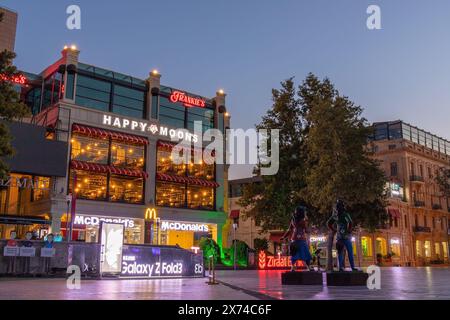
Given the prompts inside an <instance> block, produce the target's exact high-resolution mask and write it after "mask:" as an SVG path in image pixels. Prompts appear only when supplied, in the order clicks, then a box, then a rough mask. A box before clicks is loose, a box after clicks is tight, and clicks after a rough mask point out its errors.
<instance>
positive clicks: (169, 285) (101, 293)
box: [0, 268, 450, 300]
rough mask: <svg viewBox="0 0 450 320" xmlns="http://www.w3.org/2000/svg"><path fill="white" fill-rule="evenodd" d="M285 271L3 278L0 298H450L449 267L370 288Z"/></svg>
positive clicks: (386, 275)
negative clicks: (294, 280)
mask: <svg viewBox="0 0 450 320" xmlns="http://www.w3.org/2000/svg"><path fill="white" fill-rule="evenodd" d="M280 278H281V271H257V270H243V271H217V279H218V280H219V281H220V282H221V284H219V285H215V286H208V285H207V284H206V283H205V282H206V280H207V279H206V278H203V279H201V278H200V279H199V278H189V279H159V280H158V279H152V280H83V281H82V282H81V289H80V290H69V289H67V287H66V281H65V279H25V278H20V279H16V278H0V299H2V300H5V299H42V300H82V299H83V300H85V299H87V300H98V299H105V300H112V299H118V300H130V299H132V300H147V299H173V300H183V299H188V300H218V299H220V300H255V299H346V300H357V299H365V300H367V299H389V300H392V299H421V300H427V299H450V268H382V269H381V290H373V291H372V290H368V289H367V288H366V287H325V286H282V285H281V279H280Z"/></svg>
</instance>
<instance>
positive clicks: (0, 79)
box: [0, 50, 29, 178]
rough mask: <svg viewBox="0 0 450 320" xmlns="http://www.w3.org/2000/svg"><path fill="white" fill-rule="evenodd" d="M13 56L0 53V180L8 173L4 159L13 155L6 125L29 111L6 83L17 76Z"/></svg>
mask: <svg viewBox="0 0 450 320" xmlns="http://www.w3.org/2000/svg"><path fill="white" fill-rule="evenodd" d="M14 58H15V54H14V53H13V52H9V51H6V50H4V51H2V52H0V75H1V76H0V119H2V120H3V121H2V122H0V178H4V177H5V175H7V173H8V167H7V165H6V163H5V162H4V161H3V159H4V157H9V156H12V155H13V152H14V150H13V148H12V146H11V136H10V134H9V130H8V126H7V123H5V122H10V121H12V120H15V119H20V118H23V117H25V116H26V115H28V113H29V111H28V108H27V106H26V105H25V104H23V103H21V102H20V97H19V94H18V93H17V92H16V91H15V90H14V86H13V84H12V83H11V82H10V81H8V79H11V78H12V77H14V76H15V75H17V74H18V73H17V69H16V67H14V66H13V64H12V61H13V59H14Z"/></svg>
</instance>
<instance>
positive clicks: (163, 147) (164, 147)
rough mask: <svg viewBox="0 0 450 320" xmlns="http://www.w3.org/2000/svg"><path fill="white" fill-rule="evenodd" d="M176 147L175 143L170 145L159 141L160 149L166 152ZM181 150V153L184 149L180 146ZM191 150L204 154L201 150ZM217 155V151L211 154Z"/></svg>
mask: <svg viewBox="0 0 450 320" xmlns="http://www.w3.org/2000/svg"><path fill="white" fill-rule="evenodd" d="M175 146H176V144H174V143H170V142H167V141H162V140H159V141H158V148H161V149H163V150H166V151H172V149H173V147H175ZM179 149H180V150H179V151H181V150H182V147H181V146H180V147H179ZM191 150H192V151H194V152H197V153H201V154H203V149H200V150H199V148H194V149H191ZM215 153H216V152H215V150H213V151H212V152H211V155H212V156H213V157H214V156H215Z"/></svg>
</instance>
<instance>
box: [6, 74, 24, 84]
mask: <svg viewBox="0 0 450 320" xmlns="http://www.w3.org/2000/svg"><path fill="white" fill-rule="evenodd" d="M0 79H2V80H3V81H9V82H12V83H15V84H20V85H24V84H26V83H27V81H28V79H27V77H25V76H24V75H23V74H17V75H14V76H11V77H10V76H7V75H5V74H0Z"/></svg>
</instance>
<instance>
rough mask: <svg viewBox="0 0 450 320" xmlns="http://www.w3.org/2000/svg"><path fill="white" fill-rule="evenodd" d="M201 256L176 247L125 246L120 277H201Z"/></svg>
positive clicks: (202, 271) (202, 273) (202, 272)
mask: <svg viewBox="0 0 450 320" xmlns="http://www.w3.org/2000/svg"><path fill="white" fill-rule="evenodd" d="M203 275H204V270H203V255H202V254H201V253H200V254H194V253H192V252H190V251H188V250H184V249H181V248H176V247H156V246H155V247H152V246H139V245H125V246H123V251H122V270H121V276H122V277H133V278H166V277H177V278H179V277H203Z"/></svg>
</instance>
